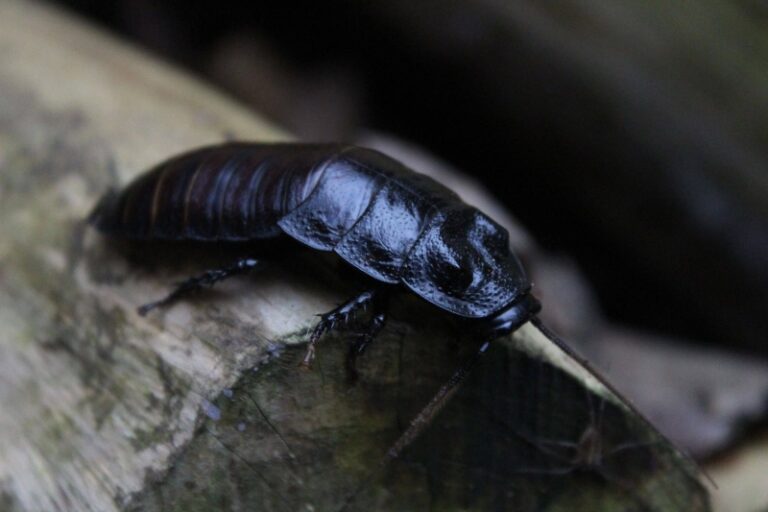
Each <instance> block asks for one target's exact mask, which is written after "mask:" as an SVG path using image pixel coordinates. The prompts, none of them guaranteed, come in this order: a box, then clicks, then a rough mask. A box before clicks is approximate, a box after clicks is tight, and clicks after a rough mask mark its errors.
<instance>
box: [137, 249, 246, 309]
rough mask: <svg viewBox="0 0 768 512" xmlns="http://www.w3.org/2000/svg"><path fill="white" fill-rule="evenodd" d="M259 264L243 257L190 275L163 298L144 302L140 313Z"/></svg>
mask: <svg viewBox="0 0 768 512" xmlns="http://www.w3.org/2000/svg"><path fill="white" fill-rule="evenodd" d="M257 266H259V261H258V260H255V259H253V258H242V259H239V260H237V261H236V262H235V263H233V264H232V265H229V266H226V267H223V268H217V269H211V270H206V271H205V272H203V273H202V274H200V275H198V276H194V277H190V278H189V279H187V280H186V281H182V282H181V283H179V284H178V285H177V287H176V289H175V290H173V291H172V292H171V293H169V294H168V295H167V296H165V297H163V298H162V299H160V300H158V301H155V302H150V303H148V304H144V305H143V306H141V307H139V308H138V313H139V314H140V315H141V316H144V315H146V314H147V313H149V312H150V311H152V310H153V309H156V308H159V307H164V306H168V305H169V304H172V303H173V302H176V301H177V300H179V299H180V298H182V297H184V296H186V295H188V294H190V293H194V292H196V291H198V290H201V289H203V288H208V287H211V286H213V285H214V284H216V283H218V282H219V281H223V280H225V279H228V278H230V277H233V276H237V275H241V274H247V273H248V272H250V271H252V270H253V269H255V268H256V267H257Z"/></svg>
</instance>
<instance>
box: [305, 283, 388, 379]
mask: <svg viewBox="0 0 768 512" xmlns="http://www.w3.org/2000/svg"><path fill="white" fill-rule="evenodd" d="M379 294H380V292H379V290H378V289H373V290H365V291H364V292H362V293H360V294H358V295H355V296H354V297H352V298H351V299H349V300H348V301H347V302H345V303H344V304H342V305H341V306H339V307H337V308H335V309H332V310H331V311H329V312H327V313H323V314H322V315H320V322H318V324H317V325H316V326H315V328H314V330H313V331H312V334H311V335H310V337H309V345H308V346H307V352H306V354H305V355H304V359H303V360H302V361H301V364H300V366H302V367H304V368H311V367H312V361H313V360H314V359H315V350H316V349H315V346H316V345H317V342H318V341H320V338H321V337H322V336H323V334H325V333H326V332H328V331H332V330H334V329H336V328H338V327H340V326H342V325H344V324H346V323H347V322H348V321H349V319H350V318H351V317H352V315H354V314H355V313H356V312H357V311H359V310H361V309H365V308H367V307H369V306H371V305H375V304H376V303H377V296H378V295H379Z"/></svg>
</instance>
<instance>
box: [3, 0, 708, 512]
mask: <svg viewBox="0 0 768 512" xmlns="http://www.w3.org/2000/svg"><path fill="white" fill-rule="evenodd" d="M0 60H2V62H3V66H2V67H1V68H0V98H2V101H0V218H2V219H3V222H2V224H0V262H1V265H0V379H1V380H2V386H1V387H0V390H1V392H0V405H1V406H2V409H3V411H4V412H3V414H2V416H0V496H2V498H1V499H0V506H2V509H3V510H25V511H39V510H45V511H57V510H61V511H64V510H96V511H113V510H150V511H153V510H154V511H161V510H162V511H170V510H179V511H181V510H184V511H193V510H214V509H215V510H231V511H235V510H256V509H258V510H333V509H339V508H341V507H343V506H344V505H345V504H346V505H347V507H348V508H349V509H350V510H353V509H363V508H365V509H368V510H427V509H434V510H488V509H494V510H504V509H508V510H534V509H536V510H545V509H546V510H596V508H595V506H596V505H595V504H596V503H600V504H601V505H599V506H600V507H601V508H600V509H601V510H648V509H652V510H705V509H706V507H707V505H706V497H705V495H704V492H703V491H702V489H701V487H700V486H699V485H698V483H697V482H696V479H695V476H694V475H693V472H692V471H691V469H690V467H689V466H688V464H687V463H686V462H685V461H684V460H683V459H682V458H681V457H680V456H679V455H678V454H677V453H676V452H675V451H674V450H673V449H672V448H671V447H669V446H668V445H667V444H666V442H665V441H664V440H662V439H661V438H659V437H658V436H657V434H655V432H654V431H653V430H652V429H650V428H649V427H648V426H647V425H646V424H645V423H644V422H643V421H642V420H641V419H639V418H637V417H636V416H635V415H634V413H632V411H631V410H630V409H628V408H627V407H626V405H624V404H623V402H622V401H621V400H620V399H618V398H617V397H616V396H615V395H614V394H612V393H611V392H610V391H609V390H608V389H606V388H605V386H603V385H602V384H601V383H600V381H599V380H597V379H595V378H594V377H592V376H591V374H590V373H589V372H588V371H586V370H585V369H584V368H583V367H581V366H580V365H579V364H578V363H577V362H575V361H574V360H573V359H572V358H570V357H569V356H568V355H566V354H564V353H563V352H562V351H561V350H560V349H558V348H556V347H555V346H554V345H552V344H551V342H549V341H548V340H547V338H546V337H545V336H544V335H542V333H541V332H540V331H539V330H538V329H537V328H536V327H534V326H533V325H531V324H528V325H526V326H524V327H523V328H522V329H521V330H520V331H519V333H518V334H517V335H516V336H515V338H509V339H504V340H499V341H498V342H497V343H495V344H494V346H493V348H492V350H491V351H490V352H489V353H488V354H487V356H486V357H485V358H484V359H483V361H482V363H481V364H480V365H479V367H478V368H477V370H476V371H475V372H474V373H473V375H472V377H471V378H470V381H469V382H468V383H467V385H466V387H465V388H464V389H462V390H461V392H460V393H459V394H458V395H457V396H456V398H455V400H453V401H452V402H451V403H450V404H449V406H448V407H447V409H446V410H445V411H444V412H443V413H442V414H441V415H440V416H439V417H438V421H437V422H435V424H434V425H433V426H432V427H431V428H430V429H429V430H428V431H427V432H426V434H425V435H423V436H422V437H421V438H420V439H419V440H417V442H416V443H415V444H414V445H413V446H412V447H410V448H409V449H408V450H407V452H406V453H405V454H404V456H403V457H402V458H401V459H399V460H396V461H389V463H387V464H385V465H381V461H382V457H383V454H384V453H385V452H386V449H387V448H388V447H389V445H390V444H391V443H392V442H393V441H394V440H395V439H396V438H397V437H398V435H399V434H400V433H401V432H402V431H403V429H404V428H405V427H406V426H407V424H408V422H409V420H410V419H411V418H412V417H413V416H415V414H416V413H417V412H418V410H419V409H420V407H421V406H422V405H423V404H425V403H426V402H427V401H428V399H429V398H430V396H431V394H433V393H434V392H435V390H436V389H437V388H438V387H439V386H440V384H442V383H443V382H444V381H445V380H446V379H447V378H448V376H449V375H450V374H451V372H452V371H453V370H454V369H455V368H456V367H457V366H458V365H459V364H460V363H461V362H462V361H463V360H464V358H465V357H467V355H468V354H470V353H471V352H472V351H473V350H474V349H475V347H474V345H473V344H472V343H468V342H467V341H468V339H470V337H469V336H468V335H467V333H465V332H463V331H461V330H460V329H458V326H457V324H456V323H455V322H454V321H453V320H452V319H450V318H447V317H446V316H445V315H440V314H437V313H435V312H434V311H433V310H432V309H431V308H429V307H427V306H425V305H424V304H421V303H420V302H419V301H417V300H416V299H414V298H412V297H408V296H407V295H403V296H401V297H398V300H397V301H395V307H394V310H393V313H392V320H391V321H390V322H389V324H388V326H387V328H386V329H385V331H384V333H383V335H382V336H381V338H380V339H379V340H377V342H376V343H375V344H374V345H373V346H372V347H371V348H370V350H369V351H368V352H367V353H366V354H365V357H363V358H362V359H361V360H360V361H359V367H358V368H359V373H360V375H359V379H358V380H357V382H356V383H352V382H350V381H349V374H348V372H347V369H346V367H345V364H344V361H345V352H346V343H345V341H344V337H343V336H331V337H327V338H326V339H324V340H323V341H322V344H321V346H320V355H319V358H318V360H317V363H316V365H315V369H314V370H313V371H311V372H304V371H300V370H299V369H298V368H297V363H298V360H299V359H300V357H301V355H302V351H303V342H304V340H305V339H306V332H307V329H308V328H310V327H311V326H312V325H313V323H314V322H315V319H316V317H315V316H314V315H315V314H316V313H318V312H323V311H326V310H328V309H330V308H331V307H332V306H333V305H334V304H335V303H337V302H339V301H340V300H342V299H343V298H344V296H345V294H348V293H350V292H351V291H352V290H353V288H354V283H352V284H349V283H348V279H346V277H345V276H339V275H337V273H336V267H334V266H333V265H328V264H327V263H328V262H326V261H317V260H316V259H314V258H312V257H311V255H310V257H309V258H308V259H307V258H306V257H305V260H304V261H301V262H298V263H297V262H295V261H293V260H292V261H289V262H283V263H282V264H280V265H275V266H273V267H271V268H269V269H267V270H265V271H263V272H260V273H258V274H256V275H254V276H252V277H248V278H243V279H237V280H232V281H231V282H227V283H224V284H222V285H221V286H219V287H217V288H216V289H215V290H213V291H211V292H209V293H205V294H201V295H199V296H198V297H197V298H195V299H194V300H189V301H184V302H182V303H179V304H176V305H174V306H173V307H172V308H170V309H168V310H166V311H163V312H160V313H158V314H153V315H150V316H149V317H147V318H143V317H140V316H139V315H137V314H136V309H135V308H136V306H138V305H140V304H142V303H144V302H146V301H147V300H151V299H154V298H157V297H158V296H161V295H162V294H164V293H165V292H166V291H167V289H168V286H169V285H170V284H171V283H173V282H175V281H178V280H179V279H181V278H183V277H186V276H187V275H188V274H189V273H192V272H195V271H199V270H200V269H201V268H203V267H204V266H206V265H208V264H215V263H216V262H220V261H225V260H226V259H227V258H228V257H230V256H231V255H232V253H233V252H236V251H238V250H239V248H232V247H228V248H222V247H218V246H215V245H212V246H209V247H205V248H202V250H201V249H199V248H198V249H197V252H193V249H194V248H188V247H181V248H179V247H173V246H172V244H171V246H170V247H165V246H163V247H157V246H153V245H145V246H139V247H136V246H133V247H124V246H116V245H114V244H111V243H109V242H108V241H106V240H104V239H102V238H101V237H99V236H98V235H97V234H96V233H94V232H93V230H91V229H89V228H88V227H87V226H85V225H84V223H83V219H84V218H85V217H86V215H87V213H88V211H89V209H90V208H91V207H92V206H93V204H94V203H95V201H96V199H97V198H98V196H99V195H100V194H101V193H103V192H104V191H105V190H106V189H107V188H108V187H110V186H115V185H118V184H121V183H124V182H126V181H127V180H129V179H130V178H131V177H133V176H134V175H136V174H137V173H139V172H141V171H142V170H143V169H145V168H147V167H149V166H150V165H151V164H153V163H155V162H156V161H158V160H160V159H162V158H164V157H167V156H168V155H170V154H172V153H175V152H178V151H181V150H184V149H188V148H190V147H194V146H197V145H201V144H204V143H212V142H216V141H221V140H225V139H229V138H237V139H254V140H260V141H267V140H276V139H278V138H285V136H284V135H283V134H281V133H279V132H278V131H277V130H276V129H274V128H272V127H270V126H269V125H268V124H266V123H264V122H262V121H260V120H259V119H258V118H257V117H255V116H253V115H252V114H249V113H247V112H245V111H243V110H242V109H240V108H239V107H238V106H237V105H235V104H233V103H231V102H229V101H227V100H225V99H222V98H221V97H219V96H217V95H216V94H215V93H214V92H211V91H209V90H208V89H206V88H205V87H204V86H201V85H199V84H197V83H195V82H194V81H193V80H191V79H190V78H188V77H186V76H184V75H182V74H179V73H177V72H174V71H172V70H170V69H168V68H167V67H166V66H164V65H162V64H160V63H157V62H154V61H152V60H151V59H149V58H147V57H146V56H144V55H142V54H140V53H139V52H136V51H135V50H132V49H130V48H126V47H125V46H123V45H121V44H119V43H116V42H115V41H113V40H111V39H110V38H108V37H106V36H105V35H103V34H101V33H98V32H97V31H94V30H93V29H91V28H88V27H85V26H83V25H81V24H80V23H79V22H77V21H73V20H71V19H69V18H67V17H66V16H65V15H63V14H61V13H58V12H56V11H55V10H53V9H51V8H49V7H43V6H39V5H36V4H28V3H22V2H18V3H16V2H4V3H2V4H0ZM161 250H162V251H161ZM161 252H163V253H164V254H161ZM180 255H183V256H186V257H187V258H186V259H185V261H184V262H183V263H179V262H180V261H182V260H181V259H180V258H179V256H180ZM596 418H597V419H598V420H599V421H596ZM597 427H599V429H597V430H599V433H600V436H601V439H603V440H604V442H605V444H606V445H610V446H609V448H608V449H607V450H606V452H605V454H606V456H607V455H614V454H615V455H617V456H618V455H619V454H618V452H616V450H614V449H613V448H612V447H616V446H619V445H624V444H627V443H629V445H630V446H631V449H629V450H626V452H627V453H629V456H628V457H629V458H624V455H621V460H622V461H623V463H622V464H621V465H618V466H616V467H614V466H610V465H608V464H605V465H604V464H602V463H600V464H583V463H582V462H580V461H579V458H578V457H575V456H574V453H571V452H569V451H567V450H565V451H558V450H559V448H558V449H557V450H555V451H557V453H556V454H555V455H553V454H552V453H551V452H552V449H551V448H548V447H547V446H546V443H548V442H550V441H552V442H556V443H557V444H558V446H565V447H566V448H568V447H571V448H572V447H573V446H572V444H573V443H577V442H578V441H579V439H580V438H581V437H583V435H584V433H585V432H587V431H589V430H590V429H593V430H595V429H596V428H597ZM614 452H615V453H614ZM622 453H623V452H622ZM606 458H607V457H606ZM593 462H594V461H593ZM563 467H565V470H566V471H565V472H563V471H562V469H563Z"/></svg>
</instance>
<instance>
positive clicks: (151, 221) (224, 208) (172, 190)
mask: <svg viewBox="0 0 768 512" xmlns="http://www.w3.org/2000/svg"><path fill="white" fill-rule="evenodd" d="M340 150H341V146H338V145H312V146H304V147H303V148H302V151H296V146H295V145H293V144H271V145H254V144H236V143H233V144H225V145H221V146H215V147H208V148H203V149H200V150H197V151H193V152H190V153H185V154H183V155H180V156H178V157H175V158H173V159H171V160H168V161H166V162H163V163H162V164H160V165H158V166H157V167H156V168H154V169H153V170H151V171H149V172H147V173H146V174H145V175H143V176H141V177H140V178H139V179H137V180H136V181H134V182H133V183H132V184H131V185H129V186H128V187H127V188H126V189H125V190H124V191H123V192H121V193H120V194H111V195H107V196H105V197H104V199H102V201H101V202H100V203H99V204H98V205H97V207H96V209H95V210H94V212H93V214H92V215H91V220H92V222H93V223H94V224H95V225H96V227H97V228H99V229H100V230H101V231H103V232H105V233H107V234H111V235H114V236H118V237H125V238H133V239H170V240H185V239H191V240H232V241H235V240H249V239H260V238H270V237H274V236H277V235H279V234H280V233H281V230H280V228H279V227H278V226H277V221H278V219H280V218H281V217H282V216H283V215H284V214H286V213H288V212H290V211H292V210H294V209H295V208H296V207H297V206H298V205H299V204H301V202H302V201H304V200H305V199H306V198H307V196H308V195H309V194H310V192H312V190H313V189H314V187H315V186H316V185H317V182H318V180H319V179H320V177H321V176H322V172H323V164H324V162H326V161H328V160H329V159H332V157H333V156H334V155H335V154H336V153H338V152H339V151H340Z"/></svg>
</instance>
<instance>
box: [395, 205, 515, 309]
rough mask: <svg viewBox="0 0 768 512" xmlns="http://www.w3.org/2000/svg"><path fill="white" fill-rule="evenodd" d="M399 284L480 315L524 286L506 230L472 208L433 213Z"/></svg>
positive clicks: (439, 302)
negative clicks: (434, 214)
mask: <svg viewBox="0 0 768 512" xmlns="http://www.w3.org/2000/svg"><path fill="white" fill-rule="evenodd" d="M402 280H403V283H404V284H405V285H406V286H407V287H409V288H410V289H411V290H412V291H413V292H414V293H416V294H417V295H419V296H421V297H422V298H424V299H426V300H427V301H429V302H431V303H432V304H434V305H436V306H438V307H441V308H443V309H445V310H447V311H449V312H451V313H454V314H457V315H460V316H464V317H468V318H485V317H489V316H492V315H493V314H495V313H497V312H499V311H501V310H503V309H505V308H506V307H508V306H509V305H510V304H512V303H513V302H515V301H516V300H518V299H519V298H520V297H521V296H522V295H524V294H526V293H527V291H528V289H529V288H530V284H529V283H528V278H527V277H526V275H525V272H524V271H523V268H522V265H521V264H520V261H519V260H518V259H517V257H515V255H514V254H512V252H511V251H510V249H509V235H508V234H507V231H506V230H505V229H504V228H502V227H501V226H499V225H498V224H497V223H496V222H494V221H493V220H492V219H490V218H489V217H487V216H486V215H484V214H483V213H482V212H480V211H478V210H476V209H474V208H470V207H467V208H461V209H452V210H448V211H447V212H444V213H441V214H439V215H436V216H435V218H434V219H433V220H432V222H431V224H430V226H429V227H428V228H427V229H426V230H425V231H424V232H423V233H422V235H421V237H420V238H419V240H418V241H417V242H416V246H415V247H414V248H413V250H412V251H411V253H410V255H409V257H408V261H407V262H406V266H405V269H404V272H403V277H402Z"/></svg>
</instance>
